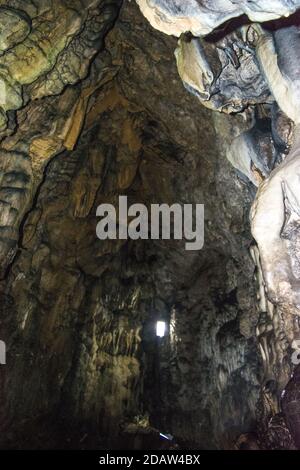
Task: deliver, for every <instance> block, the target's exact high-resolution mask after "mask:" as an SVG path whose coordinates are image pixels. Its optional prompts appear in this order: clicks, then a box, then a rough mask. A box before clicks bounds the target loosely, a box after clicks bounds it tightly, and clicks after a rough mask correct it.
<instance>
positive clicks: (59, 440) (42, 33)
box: [0, 0, 299, 448]
mask: <svg viewBox="0 0 300 470" xmlns="http://www.w3.org/2000/svg"><path fill="white" fill-rule="evenodd" d="M137 3H138V4H139V6H140V8H141V10H142V12H143V13H144V14H145V16H146V17H147V18H148V19H149V20H150V22H151V23H152V24H153V25H154V26H155V27H158V29H161V30H162V31H164V32H167V33H168V34H170V33H171V34H174V35H176V36H180V38H179V42H178V38H174V37H171V36H166V35H163V34H161V33H160V32H159V31H156V30H155V29H153V28H152V27H151V25H150V24H148V22H147V20H146V19H145V18H144V17H143V16H142V14H141V12H140V9H139V8H138V6H137V5H136V3H135V2H130V1H126V0H125V1H124V2H121V1H119V0H114V1H113V0H99V1H97V0H94V1H90V2H86V1H85V2H81V1H78V2H74V1H72V2H68V1H62V0H60V1H59V0H55V1H54V0H53V1H49V0H47V1H46V0H45V1H40V2H38V3H36V2H31V1H26V2H25V1H22V2H18V1H11V2H9V1H5V2H4V1H3V2H0V25H2V24H3V27H2V26H1V34H0V51H1V52H0V53H1V55H0V62H1V72H0V75H1V76H0V97H1V103H0V105H1V148H0V152H1V158H0V165H1V173H0V175H1V177H0V192H1V198H0V209H1V210H0V266H1V281H0V294H1V302H0V306H1V307H0V308H1V317H0V327H1V330H0V332H1V340H5V341H6V344H7V351H8V353H7V366H6V367H5V368H4V367H1V369H0V373H1V382H0V399H1V405H2V406H1V408H0V418H1V420H0V431H1V432H0V436H1V438H0V445H1V447H4V448H6V447H18V448H24V447H25V448H27V447H29V448H30V447H34V448H37V447H38V448H45V447H50V448H52V447H56V448H57V447H59V448H65V447H71V448H90V447H97V448H107V447H108V448H111V447H113V446H117V447H120V446H124V447H126V446H127V447H128V446H138V445H144V446H148V448H149V447H151V446H153V445H155V446H156V447H157V446H159V445H160V443H159V439H158V441H157V442H156V443H155V444H154V441H151V439H150V441H151V442H150V441H149V436H155V438H156V439H157V435H158V430H160V431H162V432H169V433H171V434H173V435H174V436H175V438H176V440H177V441H178V442H179V443H181V444H184V445H185V446H188V447H194V448H247V447H249V448H258V447H261V448H265V447H266V448H293V447H295V443H296V445H297V439H298V438H297V433H295V430H294V428H293V422H294V421H293V413H294V411H292V412H291V411H290V410H291V407H290V401H286V403H287V405H286V406H285V405H282V410H281V408H280V403H279V402H280V397H281V393H282V391H283V390H284V388H285V386H286V384H287V382H288V380H289V377H290V373H291V369H292V367H291V366H292V365H291V360H290V353H291V345H292V342H293V341H294V339H296V338H297V337H298V336H297V335H299V325H298V317H297V315H293V313H294V307H295V303H296V300H297V299H296V297H293V296H294V294H295V293H296V292H297V289H296V288H297V285H296V287H295V284H294V278H297V276H298V274H297V273H298V271H297V270H298V268H299V266H298V264H299V263H298V258H297V253H298V251H297V250H298V245H297V230H298V225H297V224H298V218H297V216H295V215H294V212H293V211H295V210H296V212H297V207H298V205H297V197H296V200H295V197H294V194H295V189H294V186H293V185H294V184H296V182H295V176H294V179H292V180H291V179H290V177H288V176H289V175H291V174H294V175H296V172H295V168H296V166H297V164H298V163H297V162H298V160H297V151H298V145H297V140H295V139H294V140H293V136H294V135H296V136H297V132H294V123H295V119H294V115H292V114H291V113H289V112H288V111H287V108H284V106H282V104H281V101H282V100H283V98H282V100H281V99H280V97H282V93H281V89H280V87H277V85H278V83H279V85H280V83H282V82H280V80H279V82H278V81H275V82H274V83H273V82H272V79H271V78H270V73H269V70H270V67H269V66H268V65H266V66H265V68H264V64H265V61H264V59H263V56H264V45H265V44H267V45H268V47H269V46H270V47H271V46H272V47H273V48H274V47H276V41H279V42H280V41H282V40H283V39H282V38H280V33H279V32H278V33H274V34H273V32H272V28H269V29H268V30H267V32H266V31H264V30H261V28H260V27H259V26H258V25H254V26H249V25H247V21H246V22H244V21H243V22H242V24H237V25H234V27H233V26H232V24H230V27H229V29H228V30H227V29H226V30H225V32H223V31H222V30H221V31H219V30H218V31H216V32H215V33H213V34H212V35H210V36H209V37H208V38H205V39H203V38H202V36H204V35H206V34H207V33H209V32H210V33H212V31H213V30H214V29H215V28H216V27H217V26H219V25H220V24H221V23H222V22H223V21H224V20H225V19H226V18H228V19H229V18H232V17H235V16H239V15H240V14H242V13H246V14H248V16H249V18H251V19H252V20H255V21H263V20H270V19H274V18H279V17H281V16H284V15H287V14H289V13H293V12H294V11H295V10H296V9H297V8H298V6H299V2H296V1H279V0H278V1H273V2H248V1H244V2H239V3H238V4H237V3H236V2H231V1H229V0H228V1H226V2H205V1H200V0H197V1H196V0H194V1H189V2H178V1H167V0H165V1H156V0H155V1H154V0H152V1H146V0H145V1H142V0H139V1H137ZM267 3H268V5H267ZM270 3H272V9H271V8H269V7H270ZM208 7H209V8H208ZM170 18H171V19H172V21H170ZM276 31H277V30H276ZM181 33H184V34H181ZM189 33H193V34H194V36H191V35H190V34H189ZM270 35H271V39H272V42H270ZM196 36H197V37H196ZM284 37H285V36H284ZM274 38H275V39H274ZM268 41H269V42H268ZM273 41H275V43H273ZM274 44H275V46H274ZM260 48H261V49H260ZM175 49H176V59H175V58H174V54H173V53H174V50H175ZM259 51H261V54H260V52H259ZM176 62H177V68H176ZM272 64H273V62H272ZM275 65H276V64H275ZM279 68H280V67H279ZM276 70H277V69H276ZM178 72H179V75H178ZM279 72H280V70H279ZM279 72H278V70H277V75H276V76H277V77H278V76H280V74H279ZM294 73H297V70H296V71H292V74H294ZM294 78H295V77H294V76H293V80H292V82H293V83H294V82H295V80H294ZM182 82H183V84H182ZM183 85H184V86H183ZM184 87H185V88H187V89H188V90H189V91H191V92H192V93H193V94H194V95H196V97H198V98H199V99H200V101H201V102H202V103H203V104H204V105H205V107H201V106H199V103H198V100H197V99H195V96H192V95H191V94H189V93H187V91H186V89H185V88H184ZM276 90H278V91H276ZM290 90H291V93H292V96H293V97H294V98H295V96H296V97H297V96H298V95H297V90H296V91H295V90H294V89H293V87H291V88H290ZM288 91H289V90H288ZM206 108H208V109H206ZM211 110H214V111H222V112H223V114H217V113H212V112H211ZM232 113H233V115H232ZM293 142H294V143H293ZM291 144H293V145H294V147H292V148H293V149H295V151H294V150H292V151H291V152H290V153H289V156H288V157H286V155H287V153H288V152H289V150H290V146H291ZM293 155H296V157H295V158H294V157H293ZM295 165H296V166H295ZM274 168H275V171H274ZM285 168H287V171H285ZM283 173H284V174H285V180H284V181H287V184H285V185H284V191H285V192H284V196H283V195H282V193H280V197H281V199H280V204H281V207H283V205H284V207H285V208H286V209H285V210H286V212H285V216H284V220H285V225H284V230H283V231H282V232H280V231H279V232H276V233H274V238H275V239H276V240H274V243H275V241H276V243H278V245H279V244H280V246H279V248H278V253H279V255H280V256H281V258H280V257H279V258H276V259H273V258H272V256H271V262H272V263H273V264H272V266H274V263H275V262H277V263H278V265H279V266H280V267H285V269H286V271H283V272H278V271H277V270H272V269H271V268H270V269H269V268H268V262H269V258H268V256H269V254H268V253H269V247H270V246H272V247H273V246H274V245H273V243H269V245H268V246H267V247H266V249H264V246H263V241H262V239H261V238H260V236H259V235H258V236H257V243H258V246H256V245H255V244H254V242H253V239H252V236H251V233H250V224H249V211H250V206H251V204H252V202H253V199H254V197H255V193H256V188H257V187H259V189H258V194H260V193H263V194H268V191H270V192H271V196H270V198H269V197H266V199H267V201H268V203H270V204H273V203H274V198H273V190H272V188H273V186H276V188H277V187H278V186H280V183H281V181H282V180H281V176H280V175H282V174H283ZM276 175H277V176H276ZM290 181H292V183H293V184H292V186H290V184H288V183H289V182H290ZM264 188H265V189H264ZM274 194H276V195H278V194H279V192H278V190H277V189H275V190H274ZM119 195H127V196H128V199H129V203H133V202H140V203H144V204H146V205H150V204H151V203H162V202H164V203H168V204H172V203H174V202H179V203H194V204H196V203H204V204H205V220H206V222H205V223H206V228H205V249H203V250H202V251H198V252H187V251H185V243H184V242H180V241H159V240H157V241H153V240H137V241H127V240H118V241H116V240H112V241H100V240H98V239H97V237H96V224H97V218H96V208H97V206H98V205H99V204H101V203H103V202H109V203H113V204H115V205H117V203H118V196H119ZM278 197H279V196H278ZM255 201H256V202H255V204H254V205H253V206H252V220H255V219H256V220H258V219H259V215H260V213H262V214H264V211H265V207H266V205H265V204H266V203H264V196H262V197H261V198H260V197H258V196H256V199H255ZM261 201H262V202H261ZM278 204H279V203H278ZM278 204H277V203H276V204H275V205H274V204H273V205H274V211H275V215H274V217H272V218H271V221H268V223H269V224H271V228H272V227H273V226H274V224H275V222H276V223H277V221H280V220H283V213H282V211H281V212H280V209H279V206H278ZM260 211H261V212H260ZM262 220H263V222H264V223H265V222H266V221H265V219H264V217H262ZM272 224H273V225H272ZM254 226H255V228H254V230H253V233H254V236H255V230H258V228H257V227H259V224H256V223H254ZM269 228H270V227H267V229H268V233H269V232H270V230H269ZM262 232H263V235H264V231H263V230H262ZM264 236H265V235H264ZM269 240H270V241H272V242H273V239H272V240H271V239H269ZM282 259H284V262H285V264H283V261H282ZM291 259H292V260H293V263H294V264H293V265H292V266H291V265H290V264H289V263H290V260H291ZM266 270H267V271H266ZM266 272H270V273H271V274H272V275H273V276H275V277H276V276H279V277H280V276H282V278H280V279H279V280H278V279H277V278H276V279H275V280H274V286H275V288H274V295H272V290H271V289H270V286H271V285H272V280H269V279H266ZM291 272H293V276H294V277H291ZM287 277H288V279H289V280H290V281H291V282H290V285H288V286H287V288H288V289H290V291H289V293H288V299H289V302H285V298H284V299H283V301H280V299H282V298H283V297H284V295H283V294H284V293H283V294H282V292H281V291H280V290H278V283H280V282H281V281H282V280H283V282H285V281H286V278H287ZM296 284H297V282H296ZM276 295H277V296H278V297H276ZM295 295H296V294H295ZM158 319H164V320H165V321H166V322H167V323H168V326H169V327H168V335H167V336H166V337H165V338H163V339H161V340H159V339H158V338H156V336H155V323H156V321H157V320H158ZM294 382H295V380H294ZM294 382H293V383H292V385H290V386H289V390H290V389H291V390H292V391H293V390H295V385H294ZM289 396H291V394H290V395H289V394H288V393H287V394H286V397H287V398H286V400H288V397H289ZM292 396H293V395H292ZM281 411H282V412H281ZM295 413H297V409H296V411H295ZM295 413H294V415H295ZM297 419H298V418H297ZM291 420H292V424H291ZM136 429H139V430H140V431H141V430H143V432H141V434H142V435H143V436H144V437H143V438H141V440H140V441H139V442H140V444H138V442H137V440H136V439H134V438H133V437H132V435H133V434H136ZM145 436H148V437H145ZM147 439H148V441H147ZM141 441H143V442H144V443H143V444H141Z"/></svg>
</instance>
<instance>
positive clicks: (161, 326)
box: [156, 321, 166, 338]
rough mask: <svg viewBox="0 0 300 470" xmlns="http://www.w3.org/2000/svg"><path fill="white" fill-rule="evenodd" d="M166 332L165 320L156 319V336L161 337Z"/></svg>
mask: <svg viewBox="0 0 300 470" xmlns="http://www.w3.org/2000/svg"><path fill="white" fill-rule="evenodd" d="M165 332H166V322H165V321H158V322H157V323H156V336H159V337H160V338H163V336H165Z"/></svg>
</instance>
